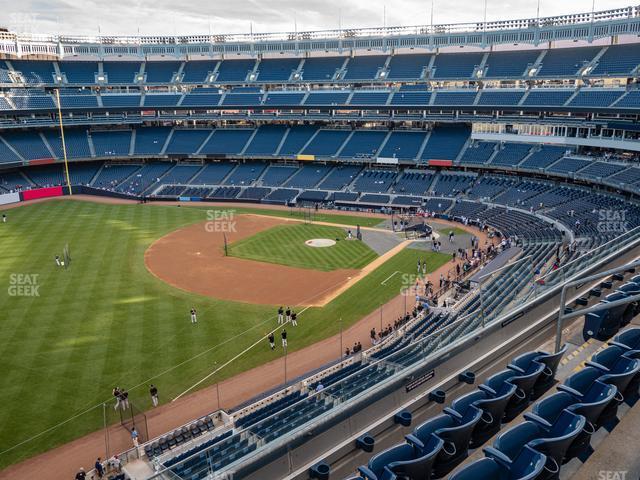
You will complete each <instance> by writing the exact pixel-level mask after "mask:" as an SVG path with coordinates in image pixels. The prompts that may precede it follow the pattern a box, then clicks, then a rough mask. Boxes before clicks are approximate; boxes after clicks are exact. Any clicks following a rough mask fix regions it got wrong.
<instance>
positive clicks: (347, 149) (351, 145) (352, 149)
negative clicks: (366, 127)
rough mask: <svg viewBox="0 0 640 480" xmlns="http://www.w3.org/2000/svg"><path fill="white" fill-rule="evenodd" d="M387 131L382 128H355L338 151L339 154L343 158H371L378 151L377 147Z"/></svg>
mask: <svg viewBox="0 0 640 480" xmlns="http://www.w3.org/2000/svg"><path fill="white" fill-rule="evenodd" d="M387 133H388V132H386V131H383V130H377V131H362V130H356V131H355V132H353V135H351V137H350V138H349V140H348V141H347V143H346V144H345V146H344V148H343V149H342V151H341V152H340V156H341V157H345V158H348V157H354V158H372V157H374V156H375V155H376V154H377V153H378V149H379V148H380V145H381V144H382V141H383V140H384V139H385V137H386V136H387Z"/></svg>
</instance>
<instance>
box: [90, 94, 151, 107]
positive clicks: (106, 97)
mask: <svg viewBox="0 0 640 480" xmlns="http://www.w3.org/2000/svg"><path fill="white" fill-rule="evenodd" d="M100 97H101V98H102V105H104V106H105V107H139V106H140V102H141V101H142V97H141V96H140V95H138V94H127V95H119V94H102V95H100Z"/></svg>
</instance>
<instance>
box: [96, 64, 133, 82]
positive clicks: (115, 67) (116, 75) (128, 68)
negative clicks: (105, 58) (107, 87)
mask: <svg viewBox="0 0 640 480" xmlns="http://www.w3.org/2000/svg"><path fill="white" fill-rule="evenodd" d="M102 69H103V71H104V73H105V74H106V77H107V81H108V82H109V84H111V85H114V84H123V85H124V84H132V83H134V82H135V80H136V75H138V73H140V63H138V62H102Z"/></svg>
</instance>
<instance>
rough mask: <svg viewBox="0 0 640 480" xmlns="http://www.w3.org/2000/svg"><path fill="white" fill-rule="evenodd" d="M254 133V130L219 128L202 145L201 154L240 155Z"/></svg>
mask: <svg viewBox="0 0 640 480" xmlns="http://www.w3.org/2000/svg"><path fill="white" fill-rule="evenodd" d="M252 134H253V130H245V129H227V130H225V129H220V128H219V129H217V130H215V131H214V132H213V135H211V137H210V138H209V140H207V142H206V143H205V144H204V145H203V146H202V149H201V150H200V154H202V155H209V154H217V155H239V154H240V152H242V150H243V149H244V146H245V145H246V143H247V141H248V140H249V138H250V137H251V135H252Z"/></svg>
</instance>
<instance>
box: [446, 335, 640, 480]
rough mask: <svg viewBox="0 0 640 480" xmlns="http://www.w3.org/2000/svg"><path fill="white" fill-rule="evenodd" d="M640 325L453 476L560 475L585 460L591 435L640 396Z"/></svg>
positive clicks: (456, 479)
mask: <svg viewBox="0 0 640 480" xmlns="http://www.w3.org/2000/svg"><path fill="white" fill-rule="evenodd" d="M638 348H640V329H633V330H630V331H627V332H625V333H624V334H622V335H621V336H619V337H617V338H616V340H615V341H614V342H612V343H611V344H610V345H609V346H608V347H607V348H605V349H604V350H602V351H600V352H597V353H596V354H594V355H592V356H591V359H590V361H588V362H587V363H586V366H585V367H584V368H583V369H581V370H580V371H578V372H577V373H575V374H573V375H571V376H570V377H568V378H567V379H566V380H565V381H564V383H563V384H562V385H559V386H558V387H557V390H558V391H557V392H556V393H554V394H552V395H550V396H548V397H546V398H544V399H543V400H541V401H539V402H537V403H535V404H534V405H533V408H532V410H531V412H528V413H525V414H524V419H525V420H524V421H523V422H521V423H519V424H517V425H515V426H514V427H512V428H510V429H509V430H506V431H505V432H503V433H501V434H500V435H498V437H497V438H496V440H495V441H494V443H493V446H491V447H487V448H485V449H484V453H485V458H482V459H480V460H477V461H475V462H473V463H471V464H469V465H467V466H466V467H465V468H463V469H461V470H460V471H459V472H457V473H456V474H455V475H453V476H452V477H451V480H471V479H473V480H476V479H478V478H492V479H494V478H495V479H503V478H504V479H523V480H524V479H558V478H559V477H560V471H561V468H562V465H563V464H566V463H567V462H569V461H570V460H572V459H573V458H576V457H577V458H579V459H581V460H583V461H584V459H586V456H588V455H590V453H592V451H593V450H592V447H591V437H592V435H593V434H594V433H595V432H597V431H598V430H599V429H600V428H603V427H604V428H606V429H607V430H608V431H611V429H612V428H614V427H615V425H616V423H617V411H618V407H619V406H620V405H621V404H622V402H623V401H625V400H626V401H627V403H629V404H630V405H632V404H634V403H635V402H636V401H637V398H638V388H639V386H640V373H639V372H640V360H639V358H640V350H638Z"/></svg>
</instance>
